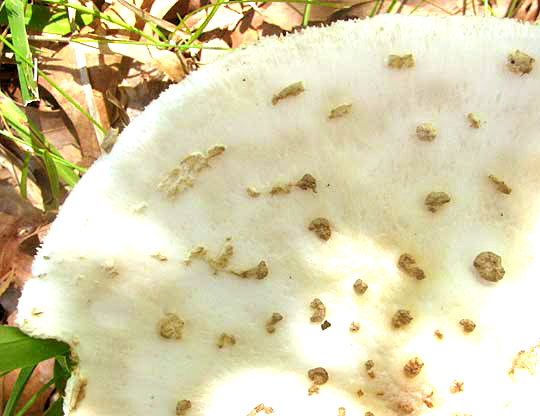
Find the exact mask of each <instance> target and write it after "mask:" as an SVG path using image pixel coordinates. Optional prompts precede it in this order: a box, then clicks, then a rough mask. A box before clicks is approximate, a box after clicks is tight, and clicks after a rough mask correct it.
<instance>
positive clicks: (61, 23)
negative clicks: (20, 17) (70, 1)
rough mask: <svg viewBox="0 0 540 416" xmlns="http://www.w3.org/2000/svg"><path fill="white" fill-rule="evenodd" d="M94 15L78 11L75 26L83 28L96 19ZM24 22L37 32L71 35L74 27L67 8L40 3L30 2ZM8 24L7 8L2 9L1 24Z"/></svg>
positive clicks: (0, 14) (78, 28)
mask: <svg viewBox="0 0 540 416" xmlns="http://www.w3.org/2000/svg"><path fill="white" fill-rule="evenodd" d="M94 18H95V17H94V16H93V15H92V14H90V13H84V11H80V12H79V11H78V12H77V14H76V15H75V28H76V29H77V30H80V29H82V28H83V27H84V26H88V25H89V24H90V23H92V21H93V20H94ZM24 22H25V24H26V27H27V30H29V31H32V32H36V33H50V34H53V35H61V36H64V35H69V34H70V33H72V28H71V25H70V22H69V18H68V13H67V11H66V10H65V9H59V8H55V7H47V6H42V5H39V4H29V5H28V6H27V7H26V13H25V16H24ZM7 24H8V19H7V12H6V9H5V8H4V9H2V10H0V25H2V26H5V25H7Z"/></svg>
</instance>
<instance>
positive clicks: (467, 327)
mask: <svg viewBox="0 0 540 416" xmlns="http://www.w3.org/2000/svg"><path fill="white" fill-rule="evenodd" d="M459 324H460V325H461V326H462V328H463V332H465V333H467V334H469V333H471V332H473V331H474V329H475V328H476V324H475V323H474V321H472V320H470V319H461V320H460V321H459Z"/></svg>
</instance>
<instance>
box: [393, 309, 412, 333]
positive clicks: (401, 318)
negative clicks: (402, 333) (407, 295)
mask: <svg viewBox="0 0 540 416" xmlns="http://www.w3.org/2000/svg"><path fill="white" fill-rule="evenodd" d="M412 320H413V317H412V315H411V312H410V311H408V310H406V309H399V310H398V311H397V312H396V313H395V314H394V316H392V326H393V327H394V328H401V327H403V326H406V325H409V324H410V323H411V321H412Z"/></svg>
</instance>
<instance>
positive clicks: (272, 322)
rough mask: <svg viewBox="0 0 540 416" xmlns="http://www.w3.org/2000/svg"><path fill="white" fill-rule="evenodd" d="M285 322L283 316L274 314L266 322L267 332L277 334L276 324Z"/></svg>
mask: <svg viewBox="0 0 540 416" xmlns="http://www.w3.org/2000/svg"><path fill="white" fill-rule="evenodd" d="M282 320H283V315H282V314H280V313H277V312H274V313H273V314H272V316H271V317H270V319H269V320H268V321H267V322H266V332H268V333H269V334H273V333H274V332H276V324H277V323H278V322H280V321H282Z"/></svg>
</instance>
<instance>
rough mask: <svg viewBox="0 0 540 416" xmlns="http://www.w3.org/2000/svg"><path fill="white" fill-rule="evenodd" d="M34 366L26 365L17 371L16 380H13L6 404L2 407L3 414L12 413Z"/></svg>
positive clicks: (8, 414)
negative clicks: (13, 383)
mask: <svg viewBox="0 0 540 416" xmlns="http://www.w3.org/2000/svg"><path fill="white" fill-rule="evenodd" d="M34 368H36V366H35V365H33V366H30V367H26V368H23V369H22V370H21V372H20V373H19V376H18V377H17V381H16V382H15V385H14V386H13V390H12V391H11V395H10V396H9V400H8V402H7V404H6V407H5V408H4V414H3V416H11V415H13V414H14V412H15V408H16V407H17V404H18V403H19V399H20V398H21V395H22V392H23V390H24V387H25V386H26V383H28V380H29V379H30V376H31V375H32V373H33V372H34Z"/></svg>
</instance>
